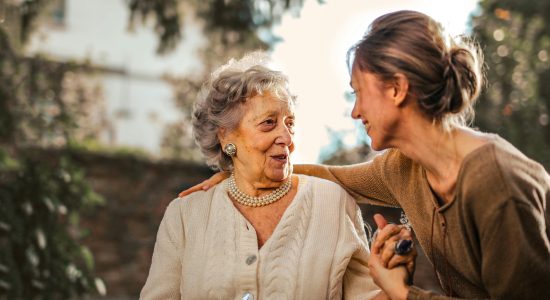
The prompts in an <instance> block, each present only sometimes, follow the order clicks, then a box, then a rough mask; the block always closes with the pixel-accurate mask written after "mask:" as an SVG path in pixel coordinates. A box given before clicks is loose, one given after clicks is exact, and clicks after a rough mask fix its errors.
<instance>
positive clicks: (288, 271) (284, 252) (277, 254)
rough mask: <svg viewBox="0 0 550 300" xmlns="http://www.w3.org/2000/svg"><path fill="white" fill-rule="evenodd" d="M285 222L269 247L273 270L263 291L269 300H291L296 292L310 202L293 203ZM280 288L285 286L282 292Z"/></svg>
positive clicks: (302, 200)
mask: <svg viewBox="0 0 550 300" xmlns="http://www.w3.org/2000/svg"><path fill="white" fill-rule="evenodd" d="M294 201H296V202H294V203H293V204H294V206H296V207H291V208H290V209H292V211H290V212H289V215H288V218H286V220H285V221H284V224H282V225H283V227H282V228H281V231H280V232H279V233H278V236H276V238H278V241H277V243H272V244H270V245H269V246H270V247H269V250H270V251H269V254H268V257H269V260H270V263H269V264H268V268H269V269H270V270H272V271H271V272H270V273H269V274H268V276H269V277H271V278H270V279H269V281H268V284H267V288H266V296H267V298H268V299H293V295H294V290H295V289H296V280H295V278H297V276H298V274H297V272H298V269H297V268H296V267H295V266H297V265H298V263H299V259H300V254H301V252H302V248H303V243H304V239H305V235H306V232H307V228H308V224H309V219H310V217H311V215H310V213H311V198H309V197H303V199H295V200H294ZM281 286H286V288H285V289H281Z"/></svg>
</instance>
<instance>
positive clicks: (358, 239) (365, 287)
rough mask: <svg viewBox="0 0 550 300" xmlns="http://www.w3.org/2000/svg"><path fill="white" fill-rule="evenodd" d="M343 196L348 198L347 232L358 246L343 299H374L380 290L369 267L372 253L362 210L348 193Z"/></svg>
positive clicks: (346, 277)
mask: <svg viewBox="0 0 550 300" xmlns="http://www.w3.org/2000/svg"><path fill="white" fill-rule="evenodd" d="M342 194H345V197H346V198H348V199H346V201H347V205H346V212H347V218H348V220H347V224H348V226H349V227H350V228H349V230H347V232H348V233H350V235H351V236H352V238H353V239H354V243H356V244H357V245H358V247H357V249H356V250H355V251H354V252H353V254H352V256H351V259H350V260H349V263H348V265H347V268H346V271H345V273H344V278H343V298H344V299H372V298H373V297H374V296H376V295H377V294H378V293H379V292H380V288H379V287H378V286H377V285H376V284H375V283H374V281H373V279H372V277H371V276H370V273H369V269H368V266H367V261H368V259H369V255H370V251H369V248H368V242H367V236H366V234H365V227H364V223H363V218H362V217H361V210H360V209H359V207H358V206H357V205H356V204H355V203H354V202H353V200H352V199H350V196H349V195H348V194H347V193H344V192H342Z"/></svg>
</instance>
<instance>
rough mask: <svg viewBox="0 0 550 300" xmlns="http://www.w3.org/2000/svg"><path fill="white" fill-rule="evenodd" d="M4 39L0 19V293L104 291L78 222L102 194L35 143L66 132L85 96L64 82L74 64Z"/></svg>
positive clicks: (59, 138) (56, 140)
mask: <svg viewBox="0 0 550 300" xmlns="http://www.w3.org/2000/svg"><path fill="white" fill-rule="evenodd" d="M25 3H26V2H25ZM10 40H13V39H10V38H9V37H8V34H7V32H6V31H4V28H2V27H0V108H1V109H0V125H1V126H0V207H1V208H2V209H1V210H0V237H1V238H0V299H68V298H74V297H77V296H82V295H85V294H90V293H94V292H95V291H97V290H98V287H99V291H104V286H103V284H102V282H101V280H99V279H96V278H94V276H93V273H92V269H93V257H92V255H91V254H90V252H89V250H87V249H86V248H85V247H83V246H81V245H79V240H80V239H81V238H82V233H83V231H82V230H81V229H80V228H79V227H78V220H79V218H78V215H79V213H80V212H81V211H82V210H83V209H88V208H90V207H92V206H94V205H97V204H99V203H101V202H102V200H101V198H100V197H99V196H98V195H97V194H95V193H93V191H92V190H91V189H90V187H89V185H88V183H87V182H86V180H85V177H84V173H83V170H82V169H81V168H80V167H79V166H78V165H77V164H75V163H74V162H73V161H72V159H71V158H70V157H69V156H67V155H65V156H63V155H62V156H61V157H59V158H50V157H44V153H45V152H43V151H41V150H40V149H41V147H53V146H55V147H61V146H63V145H66V143H67V142H68V141H71V140H72V139H74V136H75V134H76V133H77V129H78V127H79V120H80V119H81V117H83V116H84V114H85V110H84V108H86V107H87V105H86V104H87V103H89V101H87V100H86V97H82V96H81V95H80V94H81V93H78V92H77V93H75V94H76V95H77V96H76V97H71V96H70V95H68V93H67V91H68V90H70V89H68V88H67V87H66V86H64V84H66V83H67V78H72V77H73V75H71V74H73V73H74V72H75V71H77V70H78V69H79V68H81V67H82V66H81V65H78V64H74V63H56V62H51V61H48V60H47V59H45V58H43V57H34V58H24V57H21V56H20V55H19V54H18V53H17V52H16V51H15V50H14V49H13V47H12V46H11V43H10ZM30 149H38V150H33V151H31V150H30Z"/></svg>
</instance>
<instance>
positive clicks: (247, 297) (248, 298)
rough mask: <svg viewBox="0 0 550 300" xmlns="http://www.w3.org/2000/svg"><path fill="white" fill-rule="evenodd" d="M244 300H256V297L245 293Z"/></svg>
mask: <svg viewBox="0 0 550 300" xmlns="http://www.w3.org/2000/svg"><path fill="white" fill-rule="evenodd" d="M243 300H254V295H252V294H251V293H249V292H246V293H244V295H243Z"/></svg>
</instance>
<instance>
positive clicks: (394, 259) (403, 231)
mask: <svg viewBox="0 0 550 300" xmlns="http://www.w3.org/2000/svg"><path fill="white" fill-rule="evenodd" d="M374 220H375V222H376V225H377V226H378V231H377V233H376V234H375V238H374V241H373V243H372V247H371V255H370V258H369V262H368V265H369V270H370V273H371V276H372V277H373V280H374V282H375V283H376V284H377V285H378V286H380V288H382V290H383V291H384V292H385V293H386V295H387V296H388V297H389V298H391V299H406V297H407V293H408V287H407V285H406V282H407V281H408V279H409V277H410V276H412V274H413V272H414V260H415V258H416V255H417V253H416V249H414V247H413V248H412V249H411V250H409V251H408V252H407V253H405V254H401V255H399V254H397V253H396V246H395V245H396V244H397V242H398V241H400V240H405V241H406V242H405V243H404V244H405V245H407V244H408V243H409V241H411V242H412V236H411V233H410V231H409V230H408V229H407V228H406V227H404V226H402V225H395V224H388V223H387V221H386V219H384V217H383V216H382V215H380V214H376V215H375V216H374ZM405 248H406V247H405ZM398 250H400V251H401V250H403V248H400V249H398Z"/></svg>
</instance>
